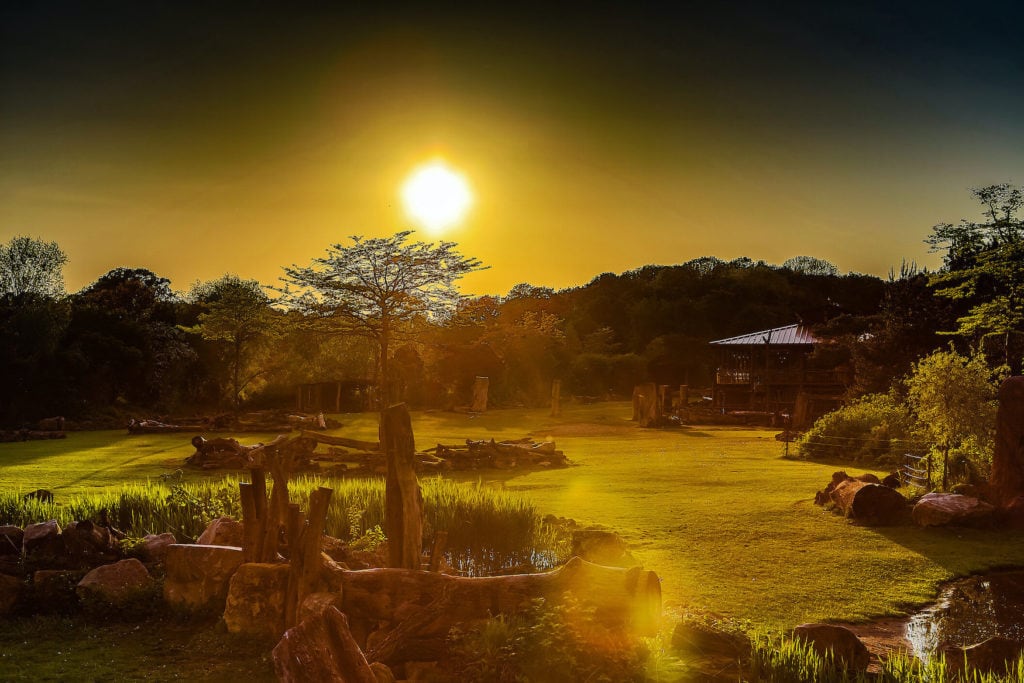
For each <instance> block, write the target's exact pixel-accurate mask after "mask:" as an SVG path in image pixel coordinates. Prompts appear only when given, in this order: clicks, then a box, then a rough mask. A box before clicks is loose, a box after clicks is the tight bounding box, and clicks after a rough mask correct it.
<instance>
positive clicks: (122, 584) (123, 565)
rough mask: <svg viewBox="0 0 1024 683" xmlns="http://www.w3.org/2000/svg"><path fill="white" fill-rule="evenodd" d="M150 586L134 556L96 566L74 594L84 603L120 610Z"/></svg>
mask: <svg viewBox="0 0 1024 683" xmlns="http://www.w3.org/2000/svg"><path fill="white" fill-rule="evenodd" d="M152 586H153V577H152V576H150V575H149V571H147V570H146V566H145V565H144V564H142V563H141V562H139V561H138V560H137V559H135V558H134V557H131V558H129V559H127V560H121V561H120V562H115V563H114V564H105V565H102V566H100V567H96V568H95V569H93V570H92V571H91V572H89V573H88V574H86V575H85V576H84V577H83V578H82V580H81V581H79V582H78V586H77V587H76V588H75V591H76V592H77V593H78V597H79V598H81V599H82V600H83V602H84V601H88V600H97V601H100V602H102V603H106V604H109V605H114V606H115V607H123V606H125V605H128V604H130V603H132V602H133V601H135V600H137V599H138V598H139V596H140V595H142V594H144V593H145V592H146V591H147V590H148V589H150V588H152Z"/></svg>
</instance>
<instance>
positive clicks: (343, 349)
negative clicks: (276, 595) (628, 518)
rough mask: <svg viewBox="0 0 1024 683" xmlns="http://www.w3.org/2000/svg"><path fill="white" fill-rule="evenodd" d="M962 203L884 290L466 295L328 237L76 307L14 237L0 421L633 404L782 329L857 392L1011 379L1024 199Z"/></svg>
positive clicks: (59, 281) (420, 257) (733, 276)
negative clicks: (934, 262)
mask: <svg viewBox="0 0 1024 683" xmlns="http://www.w3.org/2000/svg"><path fill="white" fill-rule="evenodd" d="M974 193H975V197H976V198H978V200H979V201H980V202H981V205H982V208H983V215H982V219H981V220H976V221H971V220H967V219H965V220H964V221H961V222H960V223H959V224H957V225H952V224H946V223H943V224H939V225H936V226H935V227H934V228H933V229H932V233H931V235H930V236H929V238H928V241H929V243H930V244H931V245H932V246H933V248H935V249H937V250H940V251H942V253H943V256H944V262H943V266H942V268H941V269H940V270H939V271H938V272H935V273H929V272H927V271H924V270H920V269H918V268H917V267H916V266H914V265H913V264H909V265H908V264H904V265H903V266H902V267H901V268H900V270H899V271H898V272H896V271H895V270H894V271H893V272H891V273H890V275H889V277H888V278H887V279H883V278H878V277H874V276H870V275H862V274H855V273H849V274H845V275H844V274H840V273H839V272H838V269H837V268H836V267H835V266H833V265H832V264H830V263H828V262H826V261H823V260H821V259H817V258H813V257H807V256H802V257H796V258H793V259H790V260H789V261H787V262H785V263H784V264H782V265H778V266H777V265H771V264H768V263H765V262H764V261H753V260H751V259H749V258H739V259H734V260H731V261H724V260H721V259H717V258H714V257H704V258H699V259H694V260H691V261H688V262H686V263H682V264H678V265H670V266H645V267H642V268H639V269H636V270H631V271H627V272H624V273H621V274H613V273H604V274H601V275H598V276H597V277H595V278H594V279H593V280H592V281H591V282H589V283H587V284H586V285H582V286H579V287H573V288H569V289H564V290H558V291H556V290H553V289H550V288H546V287H541V286H535V285H531V284H526V283H523V284H519V285H516V286H514V287H513V288H511V290H510V291H509V292H508V293H507V294H506V295H504V296H482V297H467V296H462V295H460V294H459V292H458V289H457V283H458V280H459V279H460V278H461V277H463V276H464V275H466V274H468V273H470V272H473V271H474V270H478V269H481V268H484V267H485V266H484V264H481V263H480V262H479V261H477V260H476V259H473V258H470V257H466V256H464V255H462V254H461V253H459V251H458V248H457V245H455V244H454V243H451V242H440V243H439V244H432V243H423V242H417V241H413V234H412V233H411V232H400V233H397V234H395V235H393V236H391V237H387V238H373V239H364V238H361V237H354V238H351V239H350V240H349V241H348V242H346V243H344V244H342V243H338V244H333V245H330V246H329V247H328V249H327V251H326V255H325V256H324V257H321V258H316V259H312V260H311V261H310V263H309V265H306V266H299V265H292V266H286V267H284V268H283V270H282V276H281V278H280V280H279V281H278V282H276V283H272V284H270V285H264V284H262V283H259V282H256V281H254V280H247V279H243V278H240V277H238V276H236V275H233V274H226V275H224V276H222V277H220V278H218V279H216V280H212V281H209V282H201V283H195V284H194V285H192V286H191V287H190V288H189V289H188V290H186V291H175V290H174V289H172V287H171V283H170V281H169V280H167V279H166V278H163V277H160V276H159V275H157V274H155V273H153V272H151V271H149V270H145V269H139V268H116V269H114V270H112V271H110V272H109V273H106V274H105V275H103V276H101V277H100V278H99V279H97V280H96V281H95V282H93V283H92V284H90V285H88V286H86V287H85V288H83V289H82V290H81V291H78V292H75V293H72V294H66V293H65V292H64V287H63V277H62V268H63V266H64V265H65V263H66V260H67V259H66V257H65V255H64V253H63V252H62V251H61V249H60V247H59V246H58V245H57V244H55V243H52V242H46V241H43V240H39V239H34V238H29V237H16V238H13V239H12V240H11V241H10V242H8V243H7V244H6V245H0V329H2V332H0V376H3V377H4V378H6V379H5V381H4V382H3V383H2V385H0V421H2V422H3V423H4V424H6V425H17V424H19V423H22V422H24V421H28V420H32V419H36V418H38V417H42V416H46V415H55V414H62V415H65V416H68V417H77V418H82V419H87V418H103V417H104V416H106V417H109V418H111V419H113V418H116V417H118V416H123V415H124V414H125V413H126V412H132V411H134V412H136V413H142V412H145V413H163V414H168V413H175V412H186V411H187V412H194V411H197V410H203V411H210V410H224V409H238V408H241V407H243V406H249V407H270V406H289V405H291V404H292V402H293V400H294V389H295V386H296V385H297V384H300V383H306V382H316V381H334V380H341V379H361V380H366V381H368V382H373V383H376V384H378V386H379V396H380V397H381V400H383V401H389V400H405V401H407V402H409V403H410V404H411V405H413V406H417V407H451V406H453V405H458V404H460V403H465V402H466V401H467V400H468V395H469V391H470V387H471V385H472V382H473V379H474V378H475V377H476V376H487V377H489V378H490V392H491V397H492V400H493V401H494V402H495V403H497V404H500V405H539V404H543V403H544V402H545V401H546V400H547V397H548V396H549V393H550V388H551V382H552V380H554V379H560V380H562V382H563V387H564V390H565V391H568V392H569V393H571V394H576V395H584V396H593V397H608V396H614V395H619V396H627V395H628V394H629V392H630V390H631V389H632V387H633V386H634V385H635V384H637V383H639V382H643V381H655V382H658V383H662V384H672V385H676V384H689V385H693V386H698V387H699V386H706V385H707V384H709V383H710V381H711V377H712V373H713V371H714V367H713V365H714V358H713V357H712V356H711V355H710V351H709V347H708V345H707V342H708V341H710V340H713V339H718V338H724V337H729V336H733V335H738V334H743V333H747V332H751V331H756V330H761V329H766V328H769V327H774V326H779V325H786V324H790V323H793V322H801V323H803V324H805V325H807V326H809V327H811V328H812V329H813V330H814V331H815V332H816V333H818V334H819V335H820V336H823V337H825V338H827V339H830V340H831V341H832V342H833V343H831V344H825V345H822V346H821V347H820V348H819V350H818V351H817V352H816V354H815V357H814V358H812V362H815V363H820V364H821V365H822V366H825V367H835V366H836V365H839V364H843V363H845V364H848V365H849V366H850V367H851V368H853V369H854V370H855V376H856V377H857V384H856V385H855V386H854V387H853V388H852V390H851V391H852V393H854V394H864V393H869V392H873V391H881V390H884V389H885V388H887V387H888V386H889V385H890V384H891V383H892V382H893V380H894V379H895V378H899V377H902V376H903V375H905V374H906V373H907V372H908V371H909V370H910V369H911V368H912V367H913V366H914V363H915V362H916V361H917V360H918V359H920V358H922V357H923V356H925V355H927V354H928V353H929V352H930V351H932V350H934V349H936V348H939V347H942V346H944V345H946V344H948V343H950V342H953V343H954V344H957V345H959V347H961V348H963V349H967V348H978V349H981V350H982V351H983V352H984V353H985V354H987V357H989V358H990V359H991V361H992V363H1001V364H1003V365H1005V366H1006V367H1007V368H1008V369H1009V370H1010V371H1014V372H1020V363H1021V355H1022V350H1024V343H1022V339H1024V308H1022V306H1024V303H1022V302H1024V296H1022V293H1024V278H1022V274H1024V273H1022V271H1024V246H1022V235H1024V230H1022V227H1021V221H1020V218H1019V216H1018V214H1019V209H1020V207H1021V193H1020V190H1019V189H1018V188H1015V187H1013V186H1010V185H997V186H991V187H988V188H980V189H978V190H975V191H974Z"/></svg>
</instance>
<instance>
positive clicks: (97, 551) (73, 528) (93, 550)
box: [62, 520, 120, 567]
mask: <svg viewBox="0 0 1024 683" xmlns="http://www.w3.org/2000/svg"><path fill="white" fill-rule="evenodd" d="M62 536H63V537H64V552H65V554H66V562H67V565H68V566H70V567H95V566H97V565H101V564H109V563H111V562H116V561H117V560H118V559H119V558H120V548H119V547H118V543H117V539H116V538H114V537H113V536H111V534H110V530H109V529H107V528H106V527H102V526H99V525H98V524H93V523H92V522H90V521H88V520H85V521H81V522H71V523H70V524H68V526H67V528H66V529H64V532H63V534H62Z"/></svg>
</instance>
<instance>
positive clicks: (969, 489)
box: [949, 484, 985, 499]
mask: <svg viewBox="0 0 1024 683" xmlns="http://www.w3.org/2000/svg"><path fill="white" fill-rule="evenodd" d="M949 492H950V493H956V494H959V495H961V496H968V497H970V498H979V499H984V498H985V492H984V491H983V490H982V488H981V487H980V486H978V485H976V484H957V485H956V486H954V487H953V488H951V489H950V490H949Z"/></svg>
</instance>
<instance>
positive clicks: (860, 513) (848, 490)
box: [829, 479, 908, 526]
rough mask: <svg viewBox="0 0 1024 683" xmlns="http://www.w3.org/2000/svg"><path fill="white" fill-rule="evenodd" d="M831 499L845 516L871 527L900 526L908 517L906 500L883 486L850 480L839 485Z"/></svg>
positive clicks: (896, 492)
mask: <svg viewBox="0 0 1024 683" xmlns="http://www.w3.org/2000/svg"><path fill="white" fill-rule="evenodd" d="M829 497H830V498H831V500H832V502H833V503H835V505H836V507H837V508H839V509H840V510H841V511H842V512H843V515H844V516H846V517H849V518H851V519H855V520H857V521H858V522H861V523H863V524H867V525H869V526H890V525H893V524H899V523H901V522H903V521H905V519H906V516H907V510H908V508H907V499H906V498H904V497H903V496H902V495H900V494H899V492H898V491H896V490H895V489H891V488H889V487H888V486H882V485H881V484H874V483H870V482H866V481H860V480H857V479H847V480H845V481H841V482H839V483H838V484H836V486H835V488H834V489H832V492H831V493H830V494H829Z"/></svg>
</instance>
